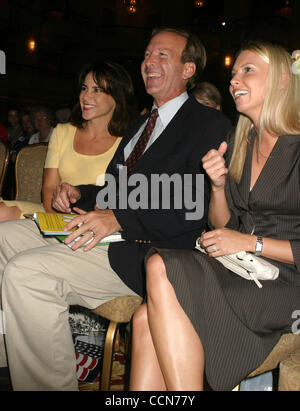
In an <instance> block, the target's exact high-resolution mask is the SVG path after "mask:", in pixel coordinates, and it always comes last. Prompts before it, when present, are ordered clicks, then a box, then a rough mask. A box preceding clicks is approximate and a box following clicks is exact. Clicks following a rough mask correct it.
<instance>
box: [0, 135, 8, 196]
mask: <svg viewBox="0 0 300 411" xmlns="http://www.w3.org/2000/svg"><path fill="white" fill-rule="evenodd" d="M8 161H9V148H8V145H7V144H6V143H5V142H4V141H2V140H0V195H1V192H2V187H3V183H4V180H5V176H6V172H7V167H8Z"/></svg>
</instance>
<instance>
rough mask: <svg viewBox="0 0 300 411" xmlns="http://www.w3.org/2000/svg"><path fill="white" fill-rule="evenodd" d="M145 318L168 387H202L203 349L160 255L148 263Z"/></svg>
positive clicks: (186, 389)
mask: <svg viewBox="0 0 300 411" xmlns="http://www.w3.org/2000/svg"><path fill="white" fill-rule="evenodd" d="M147 295H148V301H147V306H148V321H149V326H150V331H151V335H152V339H153V343H154V347H155V350H156V354H157V358H158V361H159V365H160V368H161V370H162V373H163V376H164V380H165V383H166V386H167V389H168V390H174V391H197V390H198V391H201V390H203V376H204V350H203V347H202V343H201V341H200V339H199V336H198V334H197V333H196V331H195V329H194V327H193V325H192V323H191V322H190V320H189V318H188V317H187V315H186V314H185V312H184V311H183V309H182V307H181V306H180V304H179V302H178V300H177V298H176V294H175V291H174V288H173V287H172V285H171V283H170V282H169V280H168V278H167V274H166V268H165V265H164V262H163V260H162V258H161V257H160V256H159V255H158V254H155V255H153V256H152V257H151V258H149V260H148V263H147Z"/></svg>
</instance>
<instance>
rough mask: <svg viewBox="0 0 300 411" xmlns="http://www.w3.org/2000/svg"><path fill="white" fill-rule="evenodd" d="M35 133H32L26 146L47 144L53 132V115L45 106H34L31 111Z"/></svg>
mask: <svg viewBox="0 0 300 411" xmlns="http://www.w3.org/2000/svg"><path fill="white" fill-rule="evenodd" d="M31 115H32V118H33V121H34V125H35V128H36V129H37V133H34V134H33V135H32V136H31V137H30V139H29V141H28V144H36V143H48V142H49V140H50V137H51V134H52V132H53V125H54V115H53V113H52V111H51V110H50V109H49V108H48V107H46V106H35V107H33V109H32V111H31Z"/></svg>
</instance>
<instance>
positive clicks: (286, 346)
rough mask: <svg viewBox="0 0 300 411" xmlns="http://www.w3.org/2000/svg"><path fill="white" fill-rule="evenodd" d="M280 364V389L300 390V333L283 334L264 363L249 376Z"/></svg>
mask: <svg viewBox="0 0 300 411" xmlns="http://www.w3.org/2000/svg"><path fill="white" fill-rule="evenodd" d="M278 366H279V381H278V391H300V334H292V333H291V334H283V335H282V336H281V338H280V340H279V342H278V343H277V344H276V345H275V347H274V348H273V350H272V351H271V353H270V354H269V355H268V357H267V358H266V359H265V361H264V362H263V364H262V365H260V366H259V367H258V368H257V369H256V370H254V371H252V372H251V373H250V374H249V375H248V377H247V378H251V377H256V376H257V375H260V374H263V373H265V372H268V371H272V370H275V369H276V368H277V367H278Z"/></svg>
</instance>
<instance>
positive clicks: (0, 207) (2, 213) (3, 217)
mask: <svg viewBox="0 0 300 411" xmlns="http://www.w3.org/2000/svg"><path fill="white" fill-rule="evenodd" d="M20 216H21V210H20V209H19V207H16V206H13V207H8V206H7V205H6V204H4V203H0V221H8V220H19V218H20Z"/></svg>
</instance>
